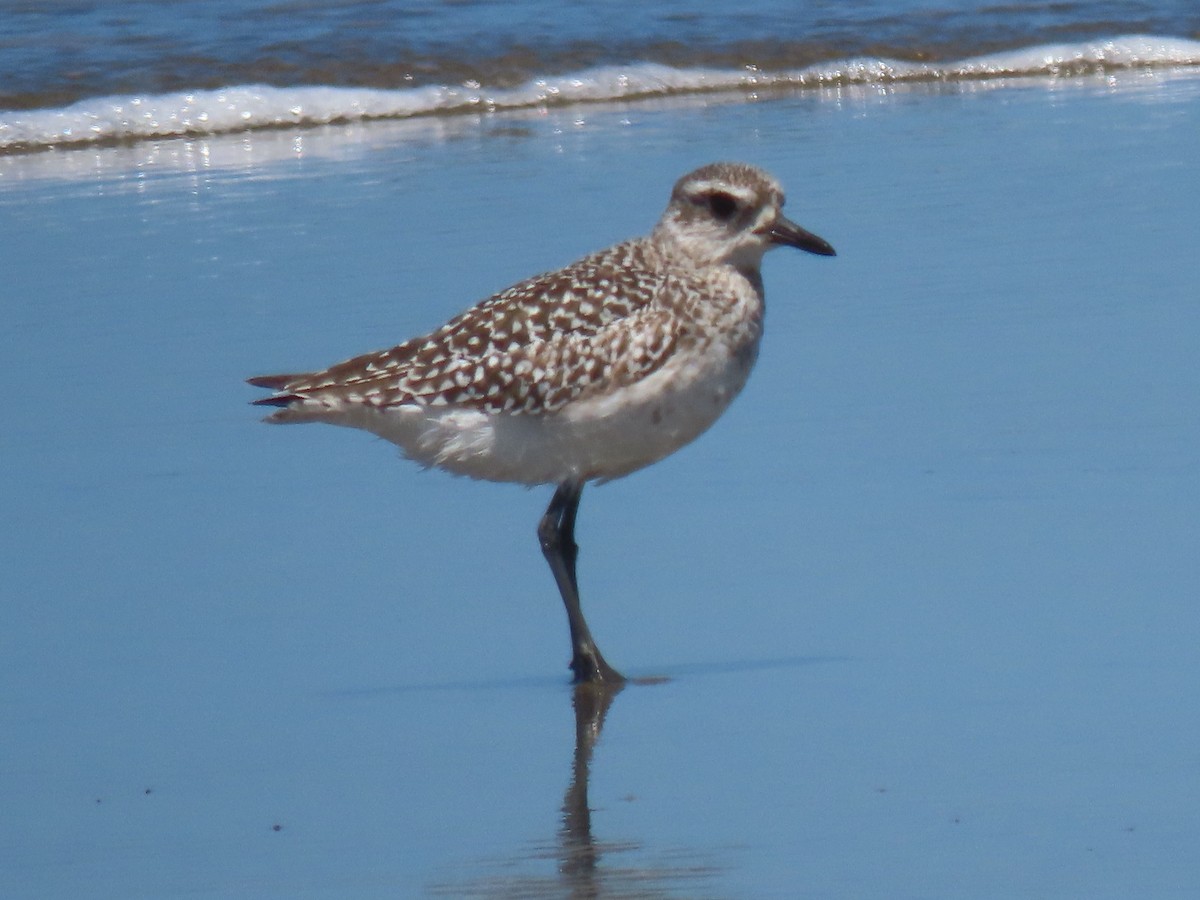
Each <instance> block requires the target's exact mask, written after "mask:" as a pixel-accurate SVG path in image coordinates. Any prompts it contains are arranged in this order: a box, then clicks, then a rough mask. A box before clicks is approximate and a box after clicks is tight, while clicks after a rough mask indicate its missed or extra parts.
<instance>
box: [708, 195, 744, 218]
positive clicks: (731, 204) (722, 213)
mask: <svg viewBox="0 0 1200 900" xmlns="http://www.w3.org/2000/svg"><path fill="white" fill-rule="evenodd" d="M708 208H709V209H710V210H712V214H713V216H714V218H716V219H718V220H720V221H722V222H725V221H728V220H729V219H731V218H733V214H734V213H735V212H737V208H738V202H737V200H735V199H734V198H733V197H731V196H729V195H728V194H726V193H723V192H721V191H717V192H716V193H714V194H709V195H708Z"/></svg>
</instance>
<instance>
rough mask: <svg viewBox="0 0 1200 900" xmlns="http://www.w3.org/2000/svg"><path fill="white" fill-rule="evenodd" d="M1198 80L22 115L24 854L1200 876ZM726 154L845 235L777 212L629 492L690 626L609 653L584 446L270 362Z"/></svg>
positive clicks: (837, 872) (746, 880) (626, 872)
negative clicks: (460, 443)
mask: <svg viewBox="0 0 1200 900" xmlns="http://www.w3.org/2000/svg"><path fill="white" fill-rule="evenodd" d="M1198 126H1200V79H1197V78H1196V77H1195V76H1194V75H1191V76H1184V75H1177V76H1172V75H1169V74H1165V73H1160V74H1158V75H1153V76H1151V75H1143V74H1135V73H1128V74H1126V75H1122V76H1118V77H1112V78H1109V79H1107V80H1098V79H1084V80H1081V81H1079V82H1054V83H1052V82H1046V81H1040V80H1036V79H1030V80H1027V81H1022V82H1016V83H1004V84H989V85H988V86H983V85H979V86H974V87H973V86H970V85H967V86H960V87H958V88H954V89H945V90H943V89H941V88H938V87H937V86H933V85H925V86H918V87H913V88H908V89H903V90H895V91H889V90H882V89H854V90H842V91H830V92H821V93H818V92H811V91H810V92H802V93H798V94H795V95H792V96H782V97H777V98H772V99H767V100H763V101H761V102H758V103H748V104H746V103H740V102H731V101H726V102H706V101H704V100H702V99H692V100H689V101H685V102H680V103H677V104H668V103H656V104H644V105H630V106H624V107H623V106H619V105H614V106H603V107H600V106H597V107H585V108H576V109H572V110H559V111H555V112H551V113H549V114H536V113H528V114H513V115H506V116H497V117H493V118H483V119H476V118H473V117H460V118H456V119H453V120H450V119H447V120H444V121H436V122H435V121H429V122H409V123H391V124H389V123H378V124H376V125H371V126H354V127H348V128H324V129H312V130H306V131H297V132H282V131H281V132H264V133H258V134H252V135H248V136H247V135H242V136H237V137H233V138H227V139H219V140H211V141H192V142H187V141H172V142H164V143H162V144H158V145H150V144H142V145H134V146H128V147H118V148H99V149H89V150H84V151H72V152H63V153H46V154H40V155H37V156H30V157H17V156H9V157H5V158H3V159H0V271H3V272H4V273H5V274H4V276H3V279H4V284H5V293H6V295H7V297H6V301H5V303H4V305H3V310H4V311H3V316H4V331H5V333H7V334H9V335H11V336H14V337H15V338H16V339H15V340H12V341H10V346H9V348H8V350H7V353H6V356H7V360H6V364H5V371H6V376H5V379H6V380H5V383H6V387H7V388H8V390H7V392H6V393H7V397H6V399H7V418H8V425H7V426H6V427H5V429H4V430H3V432H2V433H0V455H2V458H3V459H4V462H5V468H6V470H7V471H8V473H9V477H8V478H6V479H4V487H3V493H2V495H0V506H2V507H3V508H4V509H6V510H8V511H9V512H8V515H9V528H8V537H7V538H6V540H5V541H4V542H3V548H2V549H0V567H2V569H3V571H4V572H5V573H6V575H5V584H6V588H5V593H6V598H5V600H4V602H3V604H0V682H2V683H3V684H4V685H5V690H4V700H3V702H0V734H3V736H4V737H3V738H2V739H0V740H2V743H0V762H2V765H3V768H4V773H5V779H4V780H5V783H6V789H5V797H6V810H7V813H8V814H7V815H6V816H4V821H3V824H2V825H0V846H3V847H4V848H5V849H4V854H3V855H4V857H5V862H4V864H3V866H0V894H3V895H5V896H14V897H71V898H74V897H79V896H90V897H123V898H124V897H168V896H182V895H190V896H197V895H198V896H213V897H239V896H245V897H250V896H253V897H271V896H280V897H343V896H356V897H375V896H379V897H385V896H386V897H397V896H423V895H434V896H453V897H468V896H480V897H485V896H512V895H515V894H517V893H519V892H520V891H524V893H521V895H522V896H546V897H560V896H570V895H572V892H573V891H574V892H575V893H576V894H579V893H581V892H582V893H584V894H586V891H588V890H592V891H593V892H594V893H596V894H598V895H600V896H604V895H605V894H604V891H605V890H607V891H609V892H610V893H615V892H617V891H618V889H620V890H623V891H625V893H623V894H621V895H622V896H646V897H650V896H654V897H659V896H678V897H710V896H711V897H734V896H736V897H780V898H782V897H793V896H797V895H805V896H825V897H846V898H864V897H880V898H894V897H904V896H925V897H961V896H971V897H996V898H1008V897H1014V896H1039V897H1080V896H1087V897H1091V898H1105V897H1112V898H1124V897H1129V896H1145V897H1156V898H1170V897H1179V898H1183V897H1190V896H1194V895H1195V894H1196V892H1197V891H1198V890H1200V864H1198V863H1197V861H1196V859H1195V854H1194V852H1192V851H1193V847H1192V845H1193V844H1194V836H1195V834H1196V833H1197V829H1198V828H1200V820H1198V816H1197V813H1196V810H1195V804H1194V802H1192V798H1194V796H1195V793H1196V788H1197V776H1196V772H1195V765H1194V762H1195V759H1194V757H1195V747H1196V746H1197V742H1198V739H1200V727H1198V726H1197V718H1196V716H1195V715H1194V714H1193V711H1194V707H1195V701H1194V697H1193V694H1194V690H1193V687H1192V686H1193V685H1195V684H1196V683H1197V681H1198V679H1200V664H1198V662H1197V655H1196V653H1195V647H1196V646H1197V644H1198V643H1200V629H1198V626H1197V618H1196V616H1195V586H1196V584H1198V583H1200V577H1198V576H1200V562H1197V558H1196V554H1195V547H1196V545H1197V537H1198V535H1197V524H1196V523H1197V512H1200V478H1198V475H1197V471H1198V469H1197V458H1196V457H1197V451H1196V447H1197V446H1200V420H1198V418H1197V416H1196V413H1195V398H1196V396H1197V394H1198V388H1200V374H1198V371H1200V370H1197V367H1196V365H1195V348H1196V336H1197V334H1198V333H1200V307H1198V306H1197V304H1196V285H1197V283H1200V263H1198V262H1197V256H1196V254H1195V252H1194V247H1193V244H1194V241H1195V236H1196V234H1197V233H1198V228H1200V212H1198V210H1200V178H1197V175H1196V172H1195V166H1194V162H1195V159H1194V157H1195V146H1194V145H1195V140H1194V139H1195V135H1196V134H1197V133H1200V132H1198ZM718 158H735V159H744V160H746V161H749V162H754V163H756V164H759V165H762V166H764V167H766V168H768V169H770V170H771V171H773V172H774V173H775V174H776V175H777V176H779V178H780V179H781V180H782V181H783V182H784V184H785V186H786V187H787V189H788V192H789V204H788V213H789V216H790V217H791V218H793V219H795V220H796V221H797V222H799V223H801V224H803V225H805V226H808V227H810V228H812V229H813V230H814V231H816V232H818V233H820V234H821V235H823V236H824V237H827V238H828V239H829V240H830V241H831V243H833V244H834V246H836V247H837V249H838V252H839V256H838V258H837V259H836V260H832V261H826V260H814V259H812V258H808V257H804V256H802V255H801V254H793V255H786V254H785V251H780V252H778V253H776V254H773V255H772V256H771V257H770V258H769V260H768V262H767V264H766V268H765V273H764V277H765V281H766V286H767V302H768V321H767V336H766V339H765V343H764V349H763V355H762V357H761V359H760V362H759V365H758V368H757V370H756V372H755V374H754V376H753V378H752V379H751V382H750V385H749V386H748V388H747V389H746V393H745V394H744V395H743V397H741V398H740V399H739V400H738V402H737V403H736V404H735V405H734V407H733V408H732V409H731V410H730V412H729V413H728V414H727V415H726V416H725V418H724V419H723V420H722V421H721V422H719V423H718V424H717V425H716V427H715V428H714V429H713V430H712V431H711V432H710V433H709V434H707V435H706V436H704V437H703V438H702V439H701V440H700V441H698V442H697V443H696V444H695V445H693V446H692V447H690V448H687V449H686V450H684V451H683V452H681V453H680V454H678V455H677V456H676V457H673V458H672V459H670V460H668V461H665V462H663V463H661V464H659V465H658V466H655V467H654V468H652V469H651V470H648V471H645V472H643V473H639V474H637V475H635V476H633V477H631V478H628V479H626V480H623V481H621V482H617V483H614V484H612V485H608V486H604V487H601V488H598V489H595V490H589V491H588V493H587V494H586V495H585V497H584V502H583V506H582V510H581V513H580V521H579V534H578V537H579V541H580V544H581V546H582V552H581V556H580V580H581V589H582V592H583V596H584V603H585V605H586V609H587V610H588V615H589V620H590V622H591V624H592V627H593V630H594V632H595V633H596V636H597V639H598V640H599V641H600V643H601V646H602V647H603V648H604V652H605V654H606V655H607V656H608V657H609V659H610V660H611V661H612V662H613V663H614V664H615V665H617V666H618V667H619V668H621V669H622V670H623V671H625V672H626V673H627V674H630V675H633V676H642V677H651V676H665V677H666V679H667V680H666V681H665V683H659V684H655V685H652V686H646V685H631V686H629V687H628V688H626V689H625V690H624V691H622V692H621V693H620V694H619V695H616V696H615V697H601V698H594V697H592V698H589V697H583V698H580V697H578V696H577V695H575V694H574V693H573V691H572V689H571V688H570V686H569V684H568V673H567V671H566V668H565V665H566V662H567V658H568V650H569V647H568V642H567V637H566V628H565V623H564V621H563V615H562V611H561V608H560V604H559V601H558V598H557V596H556V594H555V590H554V586H553V583H552V581H551V579H550V576H549V574H548V573H547V572H546V571H545V568H544V563H543V561H542V559H541V555H540V553H539V551H538V547H537V545H536V541H535V539H534V526H535V524H536V522H537V518H538V516H539V515H540V513H541V510H542V508H543V507H544V505H545V503H546V501H547V499H548V497H549V492H548V490H547V491H541V490H537V491H525V490H522V489H519V488H514V487H508V486H497V485H485V484H478V483H472V482H468V481H464V480H459V479H452V478H448V477H445V476H443V475H440V474H436V473H421V472H420V471H418V470H417V469H416V468H415V467H413V466H412V465H410V464H408V463H405V462H403V461H400V460H397V459H395V458H394V457H395V455H394V453H393V451H392V449H391V448H390V447H389V446H387V445H384V444H382V443H380V442H378V441H374V440H373V439H370V438H368V437H367V436H365V435H361V434H356V433H351V432H347V431H341V430H336V429H331V428H319V427H310V428H295V429H281V428H267V427H265V426H261V425H259V424H258V423H257V415H258V414H257V412H256V411H254V410H252V409H251V408H249V407H248V406H246V405H245V404H246V403H247V401H249V400H250V399H252V398H253V397H254V396H255V392H254V391H253V390H252V389H250V388H248V387H246V386H244V385H243V384H242V381H241V379H242V378H244V377H245V376H248V375H253V374H258V373H261V372H269V371H282V370H287V369H289V368H293V367H311V366H317V365H322V364H326V363H329V362H333V361H335V360H337V359H339V358H343V357H346V356H349V355H352V354H354V353H358V352H361V351H365V350H368V349H371V348H374V347H382V346H386V345H388V344H390V343H393V342H395V341H397V340H399V339H402V338H404V337H407V336H410V335H412V334H415V333H418V332H420V331H423V330H426V329H429V328H431V327H434V326H436V325H438V324H440V322H441V321H443V320H444V319H445V318H446V317H448V316H449V315H452V314H453V313H455V312H458V311H459V310H461V309H462V308H463V307H465V306H466V305H468V304H469V303H471V302H473V301H475V300H477V299H479V298H480V297H483V296H486V295H488V294H489V293H491V292H492V291H494V290H496V289H499V288H502V287H504V286H506V285H508V284H510V283H512V282H513V281H516V280H517V279H519V278H522V277H524V276H526V275H529V274H532V273H534V272H537V271H541V270H545V269H550V268H554V267H556V266H559V265H561V264H563V263H566V262H568V261H570V260H571V259H573V258H575V257H577V256H579V255H582V254H583V253H586V252H588V251H590V250H593V249H596V248H598V247H601V246H604V245H605V244H607V243H610V242H612V241H614V240H618V239H620V238H623V237H626V236H628V235H631V234H636V233H639V232H641V231H644V230H646V229H648V228H649V227H650V226H651V225H652V224H653V222H654V221H655V219H656V218H657V216H658V215H659V213H660V212H661V209H662V207H663V205H664V204H665V201H666V196H667V193H668V191H669V188H670V185H671V183H672V181H673V180H674V179H675V178H676V177H677V176H678V175H680V174H682V173H683V172H685V171H687V170H689V169H690V168H692V167H694V166H695V165H698V164H701V163H704V162H707V161H710V160H712V159H718ZM601 723H602V724H603V728H602V730H601V728H600V726H601ZM597 731H599V732H600V737H599V741H598V742H597V743H595V745H594V746H593V744H592V739H591V736H592V735H594V734H595V733H596V732H597Z"/></svg>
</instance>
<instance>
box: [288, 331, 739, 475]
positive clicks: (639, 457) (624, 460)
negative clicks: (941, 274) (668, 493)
mask: <svg viewBox="0 0 1200 900" xmlns="http://www.w3.org/2000/svg"><path fill="white" fill-rule="evenodd" d="M756 353H757V342H755V344H754V345H753V346H751V347H749V348H743V349H742V350H741V351H740V352H732V351H731V350H730V349H729V348H727V347H725V346H722V345H719V344H718V345H710V346H709V347H708V348H706V350H705V351H704V352H698V353H683V354H679V355H677V356H676V357H675V358H673V359H672V360H670V361H668V362H667V363H666V364H665V365H663V366H662V367H661V368H660V369H658V370H657V371H655V372H653V373H651V374H650V375H648V376H647V377H645V378H643V379H641V380H639V381H637V382H634V383H632V384H627V385H623V386H620V387H614V388H611V389H609V390H604V391H595V392H592V393H585V394H584V395H582V396H581V397H579V398H578V399H576V400H573V401H571V402H570V403H568V404H567V405H566V406H565V407H563V408H562V409H560V410H558V411H556V412H552V413H528V412H505V413H500V412H485V411H483V410H480V409H476V408H472V407H448V406H420V405H417V404H402V405H398V406H392V407H383V408H375V407H370V406H361V405H357V404H355V405H353V406H347V407H342V408H341V409H337V410H334V409H327V410H325V411H324V414H321V413H318V412H317V411H316V410H313V411H312V412H311V413H310V416H309V417H306V418H308V420H309V421H313V420H320V421H325V422H329V423H330V424H336V425H347V426H350V427H355V428H362V429H364V430H366V431H370V432H372V433H374V434H376V435H379V436H380V437H382V438H384V439H385V440H388V441H390V442H392V443H394V444H396V445H397V446H399V447H400V448H401V449H402V450H403V452H404V455H405V456H407V457H409V458H410V459H413V460H415V461H417V462H419V463H421V464H422V465H426V466H432V467H436V468H440V469H444V470H446V471H448V472H452V473H454V474H456V475H465V476H467V477H470V478H479V479H484V480H487V481H508V482H516V483H518V484H528V485H534V484H546V483H560V482H562V481H566V480H568V479H580V480H585V481H590V480H596V481H608V480H611V479H614V478H620V477H622V476H624V475H628V474H629V473H631V472H635V471H637V470H638V469H641V468H643V467H645V466H648V465H650V464H651V463H654V462H657V461H658V460H660V459H662V458H663V457H665V456H668V455H669V454H671V453H673V452H674V451H676V450H678V449H679V448H680V447H682V446H684V445H685V444H688V443H690V442H691V441H692V440H694V439H695V438H696V437H698V436H699V435H700V434H702V433H703V432H704V431H705V430H706V429H707V428H708V427H709V426H710V425H712V423H713V422H715V421H716V420H717V418H719V417H720V415H721V413H723V412H724V411H725V409H726V408H727V407H728V406H729V404H730V402H732V400H733V398H734V397H736V396H737V394H738V393H739V392H740V391H741V389H742V387H743V386H744V385H745V383H746V379H747V378H748V377H749V374H750V369H751V367H752V366H753V363H754V357H755V355H756Z"/></svg>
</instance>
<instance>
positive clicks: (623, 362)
mask: <svg viewBox="0 0 1200 900" xmlns="http://www.w3.org/2000/svg"><path fill="white" fill-rule="evenodd" d="M782 206H783V191H782V190H781V189H780V186H779V184H778V182H776V181H775V179H774V178H772V177H771V176H770V175H768V174H767V173H766V172H763V171H762V170H760V169H757V168H754V167H753V166H748V165H743V164H740V163H714V164H712V165H707V166H704V167H703V168H700V169H697V170H696V171H694V172H691V173H690V174H688V175H685V176H683V177H682V178H681V179H679V181H678V182H676V184H675V188H674V190H673V191H672V192H671V200H670V203H669V204H668V206H667V209H666V212H665V213H663V216H662V218H661V219H660V220H659V222H658V224H657V225H656V226H655V228H654V230H653V231H652V232H651V233H650V235H649V236H648V237H643V238H635V239H633V240H631V241H626V242H624V243H621V244H617V245H616V246H613V247H610V248H608V249H607V250H601V251H599V252H597V253H593V254H591V255H590V256H585V257H584V258H583V259H581V260H579V261H578V262H576V263H573V264H571V265H569V266H567V267H566V268H563V269H559V270H557V271H554V272H547V273H545V274H543V275H538V276H536V277H534V278H530V279H529V280H528V281H523V282H521V283H520V284H517V285H514V286H513V287H510V288H509V289H508V290H506V291H502V292H501V293H499V294H496V295H495V296H493V297H490V298H488V299H487V300H484V301H483V302H481V303H479V304H478V305H476V306H473V307H472V308H471V309H468V310H467V311H466V312H464V313H462V314H461V315H459V316H456V317H455V318H453V319H451V320H450V321H449V322H447V323H446V324H445V325H443V326H442V327H441V328H439V329H438V330H437V331H434V332H433V333H431V334H429V335H427V336H425V337H418V338H413V339H412V340H408V341H405V342H404V343H403V344H400V345H399V346H396V347H393V348H391V349H390V350H381V351H379V352H377V353H368V354H366V355H365V356H356V357H354V358H353V359H349V360H347V361H345V362H342V363H338V364H337V365H335V366H332V367H330V368H328V369H325V370H323V371H320V372H311V373H306V374H294V375H264V376H261V377H258V378H251V379H249V381H250V383H251V384H253V385H256V386H257V387H263V388H269V389H271V390H273V391H274V392H275V393H274V394H272V396H270V397H265V398H263V399H261V400H257V401H255V403H257V404H259V405H263V406H277V407H280V409H279V410H277V411H276V412H274V413H273V414H271V415H270V416H268V417H267V419H266V421H268V422H280V423H283V422H328V423H330V424H333V425H346V426H349V427H352V428H361V429H364V430H366V431H370V432H372V433H374V434H377V435H379V436H380V437H383V438H386V439H387V440H389V441H391V442H392V443H394V444H396V445H397V446H399V447H400V449H401V450H402V451H403V452H404V454H405V455H406V456H408V457H409V458H411V459H414V460H416V461H417V462H419V463H422V464H423V465H426V466H436V467H438V468H441V469H445V470H447V471H449V472H453V473H455V474H457V475H469V476H471V477H472V478H482V479H487V480H489V481H511V482H517V483H519V484H526V485H535V484H553V485H556V490H555V492H554V497H553V499H551V501H550V505H549V506H548V507H547V509H546V512H545V515H543V516H542V519H541V522H540V523H539V525H538V530H537V531H538V538H539V539H540V541H541V546H542V552H543V554H545V557H546V560H547V562H548V563H549V564H550V570H551V571H552V572H553V574H554V580H555V582H557V584H558V589H559V592H560V593H561V594H562V600H563V603H564V605H565V606H566V608H567V618H568V622H569V624H570V630H571V648H572V658H571V669H572V670H573V671H574V673H575V681H577V682H582V681H596V682H619V681H622V680H623V679H622V676H621V675H620V674H619V673H618V672H617V671H616V670H615V669H614V668H613V667H612V666H610V665H609V664H608V663H607V662H606V661H605V659H604V657H603V656H602V655H601V653H600V650H599V648H598V647H597V646H596V642H595V641H594V640H593V639H592V635H591V632H590V631H589V630H588V626H587V622H586V621H585V620H584V617H583V611H582V609H581V608H580V605H579V589H578V584H577V582H576V578H575V559H576V556H577V554H578V547H577V546H576V544H575V515H576V512H577V511H578V509H579V498H580V495H581V494H582V492H583V486H584V485H585V484H586V483H588V482H589V481H595V482H605V481H610V480H612V479H614V478H620V477H621V476H623V475H628V474H629V473H630V472H634V471H636V470H638V469H640V468H642V467H643V466H648V465H650V464H651V463H653V462H657V461H658V460H660V459H662V458H663V457H664V456H667V455H668V454H670V453H673V452H674V451H676V450H678V449H679V448H680V447H682V446H683V445H684V444H687V443H688V442H689V441H691V440H693V439H694V438H696V437H697V436H698V435H700V434H701V433H702V432H703V431H704V430H705V429H707V428H708V427H709V426H710V425H711V424H712V423H713V422H714V421H716V419H717V417H718V416H720V415H721V413H722V412H724V410H725V408H726V407H727V406H728V405H729V403H730V401H732V400H733V398H734V397H735V396H737V394H738V392H739V391H741V389H742V386H743V385H744V384H745V383H746V378H747V377H748V376H749V374H750V369H751V367H752V366H753V365H754V360H755V358H756V357H757V355H758V345H759V340H760V338H761V337H762V325H763V284H762V276H761V275H760V273H759V267H760V264H761V262H762V258H763V254H765V253H766V252H767V251H768V250H770V249H772V248H773V247H776V246H780V245H786V246H790V247H798V248H799V249H801V250H807V251H808V252H809V253H816V254H820V255H822V256H833V255H834V250H833V248H832V247H831V246H830V245H829V244H828V243H826V242H825V241H824V240H822V239H821V238H819V237H817V236H816V235H815V234H812V233H810V232H808V231H805V230H804V229H803V228H801V227H800V226H798V225H796V224H795V223H793V222H791V221H789V220H788V219H786V218H785V217H784V216H783V213H782V212H781V207H782Z"/></svg>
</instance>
